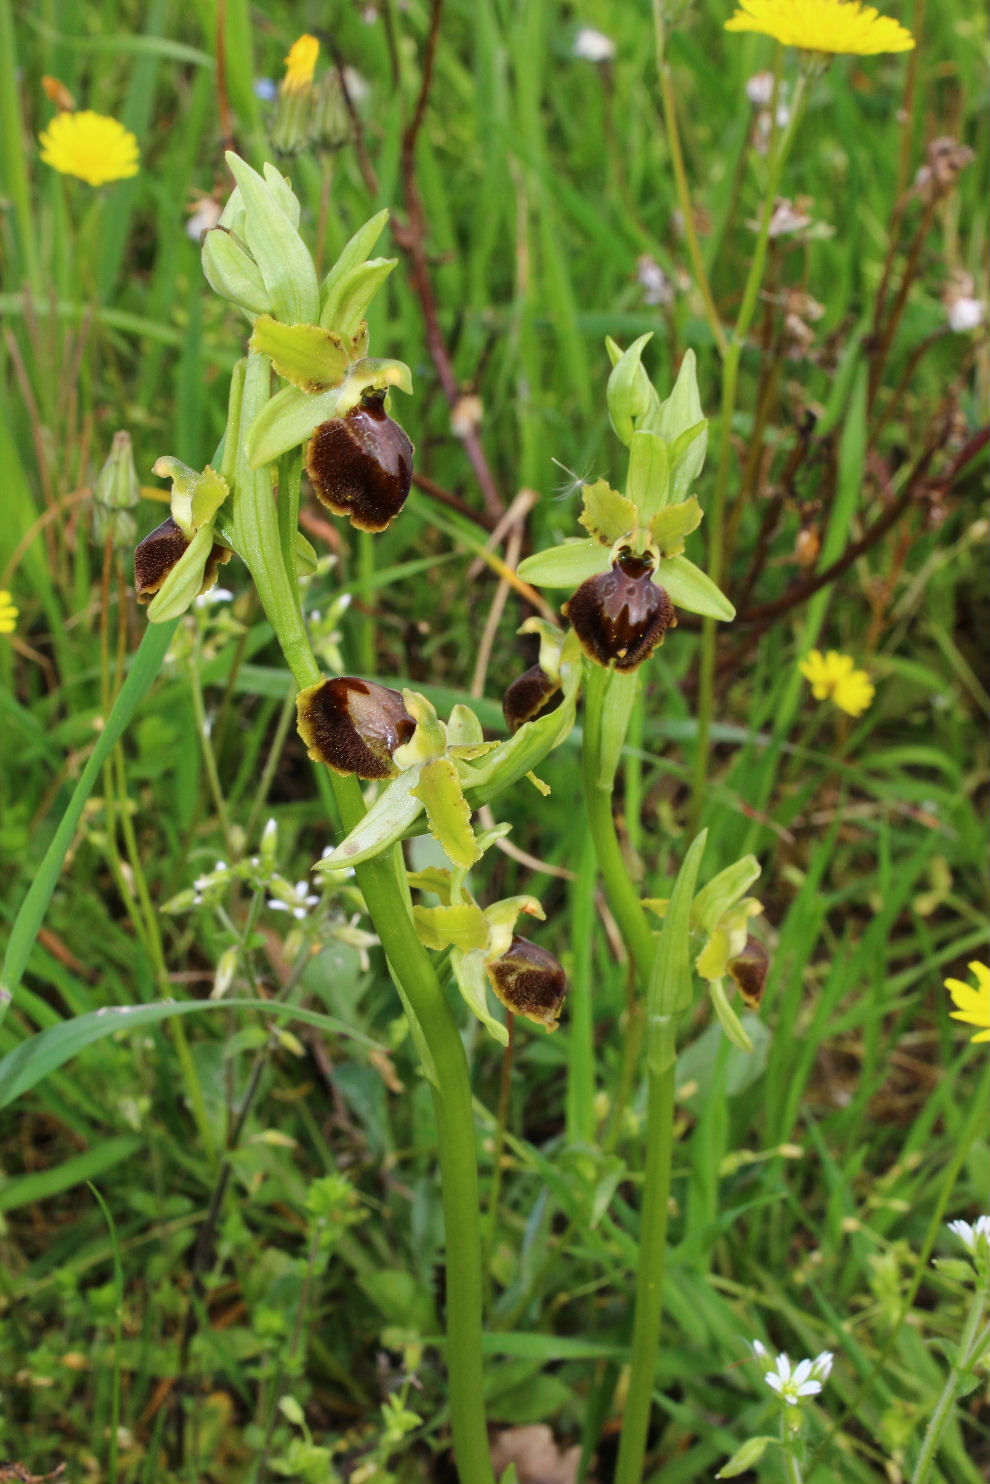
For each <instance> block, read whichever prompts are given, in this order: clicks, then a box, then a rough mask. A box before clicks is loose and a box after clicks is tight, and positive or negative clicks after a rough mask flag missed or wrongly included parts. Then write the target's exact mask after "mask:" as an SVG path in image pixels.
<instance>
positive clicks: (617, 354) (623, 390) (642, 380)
mask: <svg viewBox="0 0 990 1484" xmlns="http://www.w3.org/2000/svg"><path fill="white" fill-rule="evenodd" d="M652 339H653V332H652V331H650V332H649V333H648V334H646V335H640V337H639V339H638V340H634V341H633V343H632V345H630V347H629V349H628V350H627V351H626V352H625V353H623V352H622V351H621V350H620V349H619V347H618V346H617V345H616V343H615V341H614V340H611V339H607V340H606V341H605V348H606V350H607V351H608V353H609V357H610V358H611V361H612V374H611V375H610V376H609V379H608V386H607V388H606V393H605V395H606V400H607V402H608V415H609V420H610V422H611V424H612V429H613V431H614V433H615V436H616V437H617V438H618V440H619V442H620V443H624V444H626V446H627V447H628V446H629V444H630V442H631V440H632V435H633V433H635V431H636V429H637V428H643V427H647V428H651V429H653V431H655V432H660V431H661V429H659V428H654V424H653V419H654V417H655V416H656V415H657V413H658V411H659V407H660V398H659V396H658V395H657V391H656V388H655V387H654V385H653V383H652V381H651V380H650V378H649V377H648V376H647V374H646V371H645V369H644V367H643V363H642V356H643V351H644V349H645V348H646V346H647V345H648V344H649V342H650V341H651V340H652Z"/></svg>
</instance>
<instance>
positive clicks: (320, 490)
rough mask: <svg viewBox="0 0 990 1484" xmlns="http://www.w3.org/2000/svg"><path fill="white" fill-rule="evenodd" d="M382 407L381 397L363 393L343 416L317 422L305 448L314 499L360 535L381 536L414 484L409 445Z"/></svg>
mask: <svg viewBox="0 0 990 1484" xmlns="http://www.w3.org/2000/svg"><path fill="white" fill-rule="evenodd" d="M384 404H385V394H384V392H382V393H374V394H370V393H369V394H367V395H366V396H365V397H364V399H363V400H362V402H361V403H360V404H359V405H358V406H357V407H355V408H353V409H352V410H351V411H350V412H348V413H345V415H344V416H343V417H334V418H331V419H330V421H329V422H325V423H321V424H320V426H319V427H318V428H317V429H316V432H315V433H314V434H313V436H312V438H310V440H309V445H308V447H307V449H306V468H307V470H308V471H309V477H310V480H311V481H312V484H313V489H314V490H315V492H316V496H317V498H318V499H319V500H320V501H321V503H322V504H324V505H326V506H327V508H328V509H329V510H332V511H333V513H334V514H335V515H345V516H346V517H347V518H348V520H349V521H350V522H351V524H352V525H353V526H356V527H357V528H358V530H360V531H384V530H385V528H386V527H387V526H388V525H389V524H390V522H391V521H393V520H394V519H395V517H396V516H397V515H398V513H399V511H400V510H401V509H402V507H403V505H404V504H405V501H406V496H407V495H408V494H409V489H410V486H411V484H412V471H413V452H414V450H413V445H412V443H411V441H410V439H409V437H408V435H407V434H406V432H405V430H404V429H403V428H401V427H400V426H399V424H398V423H397V422H395V421H393V419H392V418H390V417H389V416H388V414H387V412H386V411H385V405H384Z"/></svg>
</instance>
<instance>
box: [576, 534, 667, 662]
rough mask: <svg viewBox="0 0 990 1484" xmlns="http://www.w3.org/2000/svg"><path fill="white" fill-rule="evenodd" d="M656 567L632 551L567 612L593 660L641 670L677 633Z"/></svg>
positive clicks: (586, 586) (584, 588) (588, 585)
mask: <svg viewBox="0 0 990 1484" xmlns="http://www.w3.org/2000/svg"><path fill="white" fill-rule="evenodd" d="M652 572H653V562H652V560H651V558H650V557H649V556H637V555H636V553H635V552H632V551H629V550H626V551H623V552H622V553H621V554H620V555H619V557H618V558H617V559H616V561H614V562H613V563H612V570H611V571H610V572H602V573H600V574H599V575H598V576H596V577H589V578H588V580H587V581H586V582H582V584H581V586H580V587H579V588H578V590H577V592H576V593H575V594H574V596H573V598H571V600H570V602H569V603H565V604H564V607H563V610H562V611H563V613H565V614H566V616H567V617H568V618H569V619H570V621H571V623H572V624H573V626H574V631H575V633H576V634H577V636H578V638H579V639H580V641H581V644H582V646H583V648H584V650H585V652H586V654H588V655H589V656H590V657H591V659H593V660H595V661H596V662H597V663H598V664H599V665H609V664H611V663H614V664H615V667H616V669H617V670H635V669H636V667H637V665H641V664H642V663H643V661H644V660H646V659H649V657H650V655H651V654H652V653H653V651H654V649H656V647H657V645H658V644H662V643H663V640H664V635H665V634H666V632H667V630H668V629H669V628H676V626H677V618H676V615H675V613H674V605H673V603H672V602H671V601H670V598H669V597H668V596H667V594H666V592H665V591H664V589H663V588H662V587H658V586H657V585H656V583H655V582H654V581H653V579H652V576H651V574H652Z"/></svg>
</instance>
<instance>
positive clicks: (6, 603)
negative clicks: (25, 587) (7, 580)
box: [0, 587, 20, 634]
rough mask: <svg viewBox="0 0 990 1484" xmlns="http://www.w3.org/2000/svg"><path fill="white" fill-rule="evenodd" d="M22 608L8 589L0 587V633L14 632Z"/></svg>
mask: <svg viewBox="0 0 990 1484" xmlns="http://www.w3.org/2000/svg"><path fill="white" fill-rule="evenodd" d="M19 614H20V609H19V608H18V607H17V605H16V603H15V602H14V601H13V599H12V598H11V596H10V593H8V591H7V589H6V588H4V587H0V634H12V633H13V632H14V630H15V628H16V627H17V619H18V615H19Z"/></svg>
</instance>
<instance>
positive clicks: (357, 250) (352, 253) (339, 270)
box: [320, 211, 388, 325]
mask: <svg viewBox="0 0 990 1484" xmlns="http://www.w3.org/2000/svg"><path fill="white" fill-rule="evenodd" d="M387 221H388V212H387V211H379V212H376V213H375V215H374V216H372V217H369V219H368V220H367V221H366V222H365V223H364V225H363V226H361V227H358V229H357V231H356V232H355V233H354V236H353V237H352V238H351V239H350V241H349V242H347V243H345V244H344V247H343V248H342V249H341V252H340V256H339V257H338V258H337V261H336V262H335V263H334V265H333V267H332V268H331V269H330V270H329V272H328V273H327V275H326V277H325V278H324V280H323V283H322V285H321V287H320V324H321V325H325V324H330V323H332V321H330V320H328V319H327V318H326V306H327V304H328V303H330V301H331V296H332V295H335V294H336V293H337V286H338V284H340V283H341V282H342V280H343V279H345V278H346V277H347V275H348V274H349V273H350V272H351V271H352V270H353V269H354V268H356V267H357V266H358V265H359V264H360V263H363V262H364V261H365V259H366V258H367V257H368V255H369V253H371V252H372V251H373V249H374V246H375V243H376V242H377V241H378V239H379V237H380V236H381V235H382V233H383V232H384V230H385V225H386V223H387Z"/></svg>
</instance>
